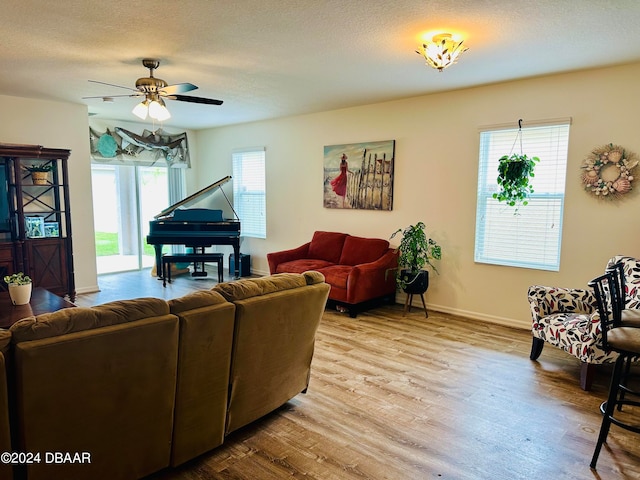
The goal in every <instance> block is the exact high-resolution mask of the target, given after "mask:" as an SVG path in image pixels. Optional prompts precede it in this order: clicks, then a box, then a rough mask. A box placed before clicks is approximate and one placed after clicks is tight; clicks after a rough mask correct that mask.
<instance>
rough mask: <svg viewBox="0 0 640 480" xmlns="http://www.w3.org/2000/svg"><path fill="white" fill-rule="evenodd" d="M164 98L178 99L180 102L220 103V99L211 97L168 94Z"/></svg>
mask: <svg viewBox="0 0 640 480" xmlns="http://www.w3.org/2000/svg"><path fill="white" fill-rule="evenodd" d="M166 98H168V99H170V100H178V101H180V102H191V103H204V104H206V105H222V100H213V99H212V98H202V97H190V96H188V95H168V96H167V97H166Z"/></svg>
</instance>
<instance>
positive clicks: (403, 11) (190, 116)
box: [0, 0, 640, 128]
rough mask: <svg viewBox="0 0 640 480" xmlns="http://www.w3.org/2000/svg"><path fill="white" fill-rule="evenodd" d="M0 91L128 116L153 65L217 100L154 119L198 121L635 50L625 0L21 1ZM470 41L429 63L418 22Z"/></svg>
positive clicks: (174, 105) (2, 56)
mask: <svg viewBox="0 0 640 480" xmlns="http://www.w3.org/2000/svg"><path fill="white" fill-rule="evenodd" d="M0 27H1V31H2V33H1V34H0V38H2V41H1V42H0V65H2V73H1V74H0V94H2V95H12V96H20V97H31V98H40V99H50V100H60V101H67V102H73V103H81V104H86V105H88V109H89V112H90V114H95V115H97V116H98V118H109V119H117V120H135V117H133V116H132V114H131V109H132V108H133V106H134V105H135V104H136V103H137V101H136V99H134V98H127V97H122V98H116V99H115V101H114V102H113V103H107V102H103V101H102V100H101V99H100V98H98V99H86V100H83V99H82V97H87V96H112V95H118V94H123V93H124V94H126V93H127V91H126V90H123V89H119V88H115V87H109V86H105V85H99V84H93V83H90V82H88V80H97V81H101V82H106V83H111V84H116V85H122V86H126V87H131V88H133V87H134V84H135V80H136V79H137V78H139V77H145V76H147V75H148V70H147V69H145V68H144V67H143V66H142V63H141V59H142V58H145V57H155V58H159V59H160V60H161V64H160V68H159V69H158V70H157V71H156V72H155V76H156V77H159V78H162V79H164V80H166V81H167V82H168V83H169V84H173V83H181V82H190V83H193V84H195V85H197V86H198V87H199V89H198V90H195V91H193V92H190V93H187V94H186V95H195V96H199V97H206V98H215V99H221V100H224V104H223V105H222V106H210V105H198V104H188V103H183V102H177V101H167V107H168V108H169V110H170V111H171V113H172V115H173V116H172V118H171V119H170V120H169V121H167V122H165V124H166V125H171V126H176V127H182V128H205V127H212V126H220V125H228V124H234V123H241V122H249V121H254V120H261V119H267V118H275V117H282V116H288V115H296V114H303V113H311V112H317V111H324V110H331V109H336V108H343V107H350V106H355V105H362V104H369V103H375V102H381V101H387V100H393V99H399V98H406V97H411V96H416V95H423V94H427V93H433V92H439V91H446V90H452V89H459V88H466V87H470V86H475V85H485V84H490V83H495V82H502V81H508V80H513V79H518V78H526V77H534V76H539V75H547V74H551V73H556V72H566V71H575V70H580V69H585V68H593V67H599V66H607V65H615V64H622V63H630V62H636V61H640V1H638V0H536V1H534V2H532V1H530V0H527V1H523V0H462V1H455V0H452V1H442V0H440V1H433V2H427V1H425V0H281V1H275V0H223V1H213V0H186V1H183V2H177V1H175V0H172V1H167V0H154V1H153V2H131V1H130V0H126V1H122V0H110V1H108V2H106V1H103V0H101V1H95V0H56V1H43V0H40V1H37V0H20V1H19V2H10V3H9V4H8V5H3V8H2V14H1V15H0ZM443 31H448V32H452V33H458V34H461V35H462V36H463V37H464V38H465V44H466V45H467V46H468V47H469V50H468V51H467V52H466V53H464V54H463V55H462V56H461V57H460V60H459V63H458V64H456V65H454V66H452V67H450V68H449V69H447V70H445V71H444V72H442V73H439V72H437V71H436V70H433V69H432V68H430V67H427V66H425V64H424V60H423V59H421V57H419V56H418V55H417V54H416V53H415V50H416V48H417V47H418V45H419V43H420V39H421V35H422V34H423V33H425V32H431V33H432V34H433V33H437V32H443Z"/></svg>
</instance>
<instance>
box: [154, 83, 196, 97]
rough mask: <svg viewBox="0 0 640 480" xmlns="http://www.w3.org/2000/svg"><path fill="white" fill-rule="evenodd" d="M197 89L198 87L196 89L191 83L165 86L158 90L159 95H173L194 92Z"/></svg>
mask: <svg viewBox="0 0 640 480" xmlns="http://www.w3.org/2000/svg"><path fill="white" fill-rule="evenodd" d="M197 88H198V87H196V86H195V85H194V84H193V83H176V84H175V85H167V86H166V87H164V88H163V89H161V90H160V93H163V94H166V95H173V94H175V93H185V92H190V91H191V90H196V89H197Z"/></svg>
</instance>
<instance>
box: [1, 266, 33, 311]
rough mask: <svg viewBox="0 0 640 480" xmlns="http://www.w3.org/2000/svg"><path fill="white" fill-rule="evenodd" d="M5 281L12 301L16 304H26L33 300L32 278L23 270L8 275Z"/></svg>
mask: <svg viewBox="0 0 640 480" xmlns="http://www.w3.org/2000/svg"><path fill="white" fill-rule="evenodd" d="M4 281H5V283H6V284H7V287H8V288H9V296H10V297H11V303H13V304H14V305H26V304H27V303H29V301H30V300H31V288H32V285H33V284H32V283H31V278H30V277H29V276H28V275H25V274H24V273H23V272H18V273H14V274H12V275H6V276H5V277H4Z"/></svg>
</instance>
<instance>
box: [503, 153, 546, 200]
mask: <svg viewBox="0 0 640 480" xmlns="http://www.w3.org/2000/svg"><path fill="white" fill-rule="evenodd" d="M539 161H540V159H539V158H538V157H531V158H529V157H527V156H526V155H524V154H520V155H518V154H516V153H514V154H512V155H503V156H502V157H500V158H499V159H498V162H499V164H498V179H497V181H498V185H499V186H500V191H499V192H497V193H494V194H493V198H495V199H496V200H498V201H499V202H506V203H507V205H509V206H511V207H515V206H519V205H526V204H527V203H529V202H528V201H527V197H528V196H529V194H531V193H533V187H532V186H531V184H530V183H529V179H530V178H532V177H534V176H535V175H534V173H533V169H534V167H535V165H536V163H537V162H539Z"/></svg>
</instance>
